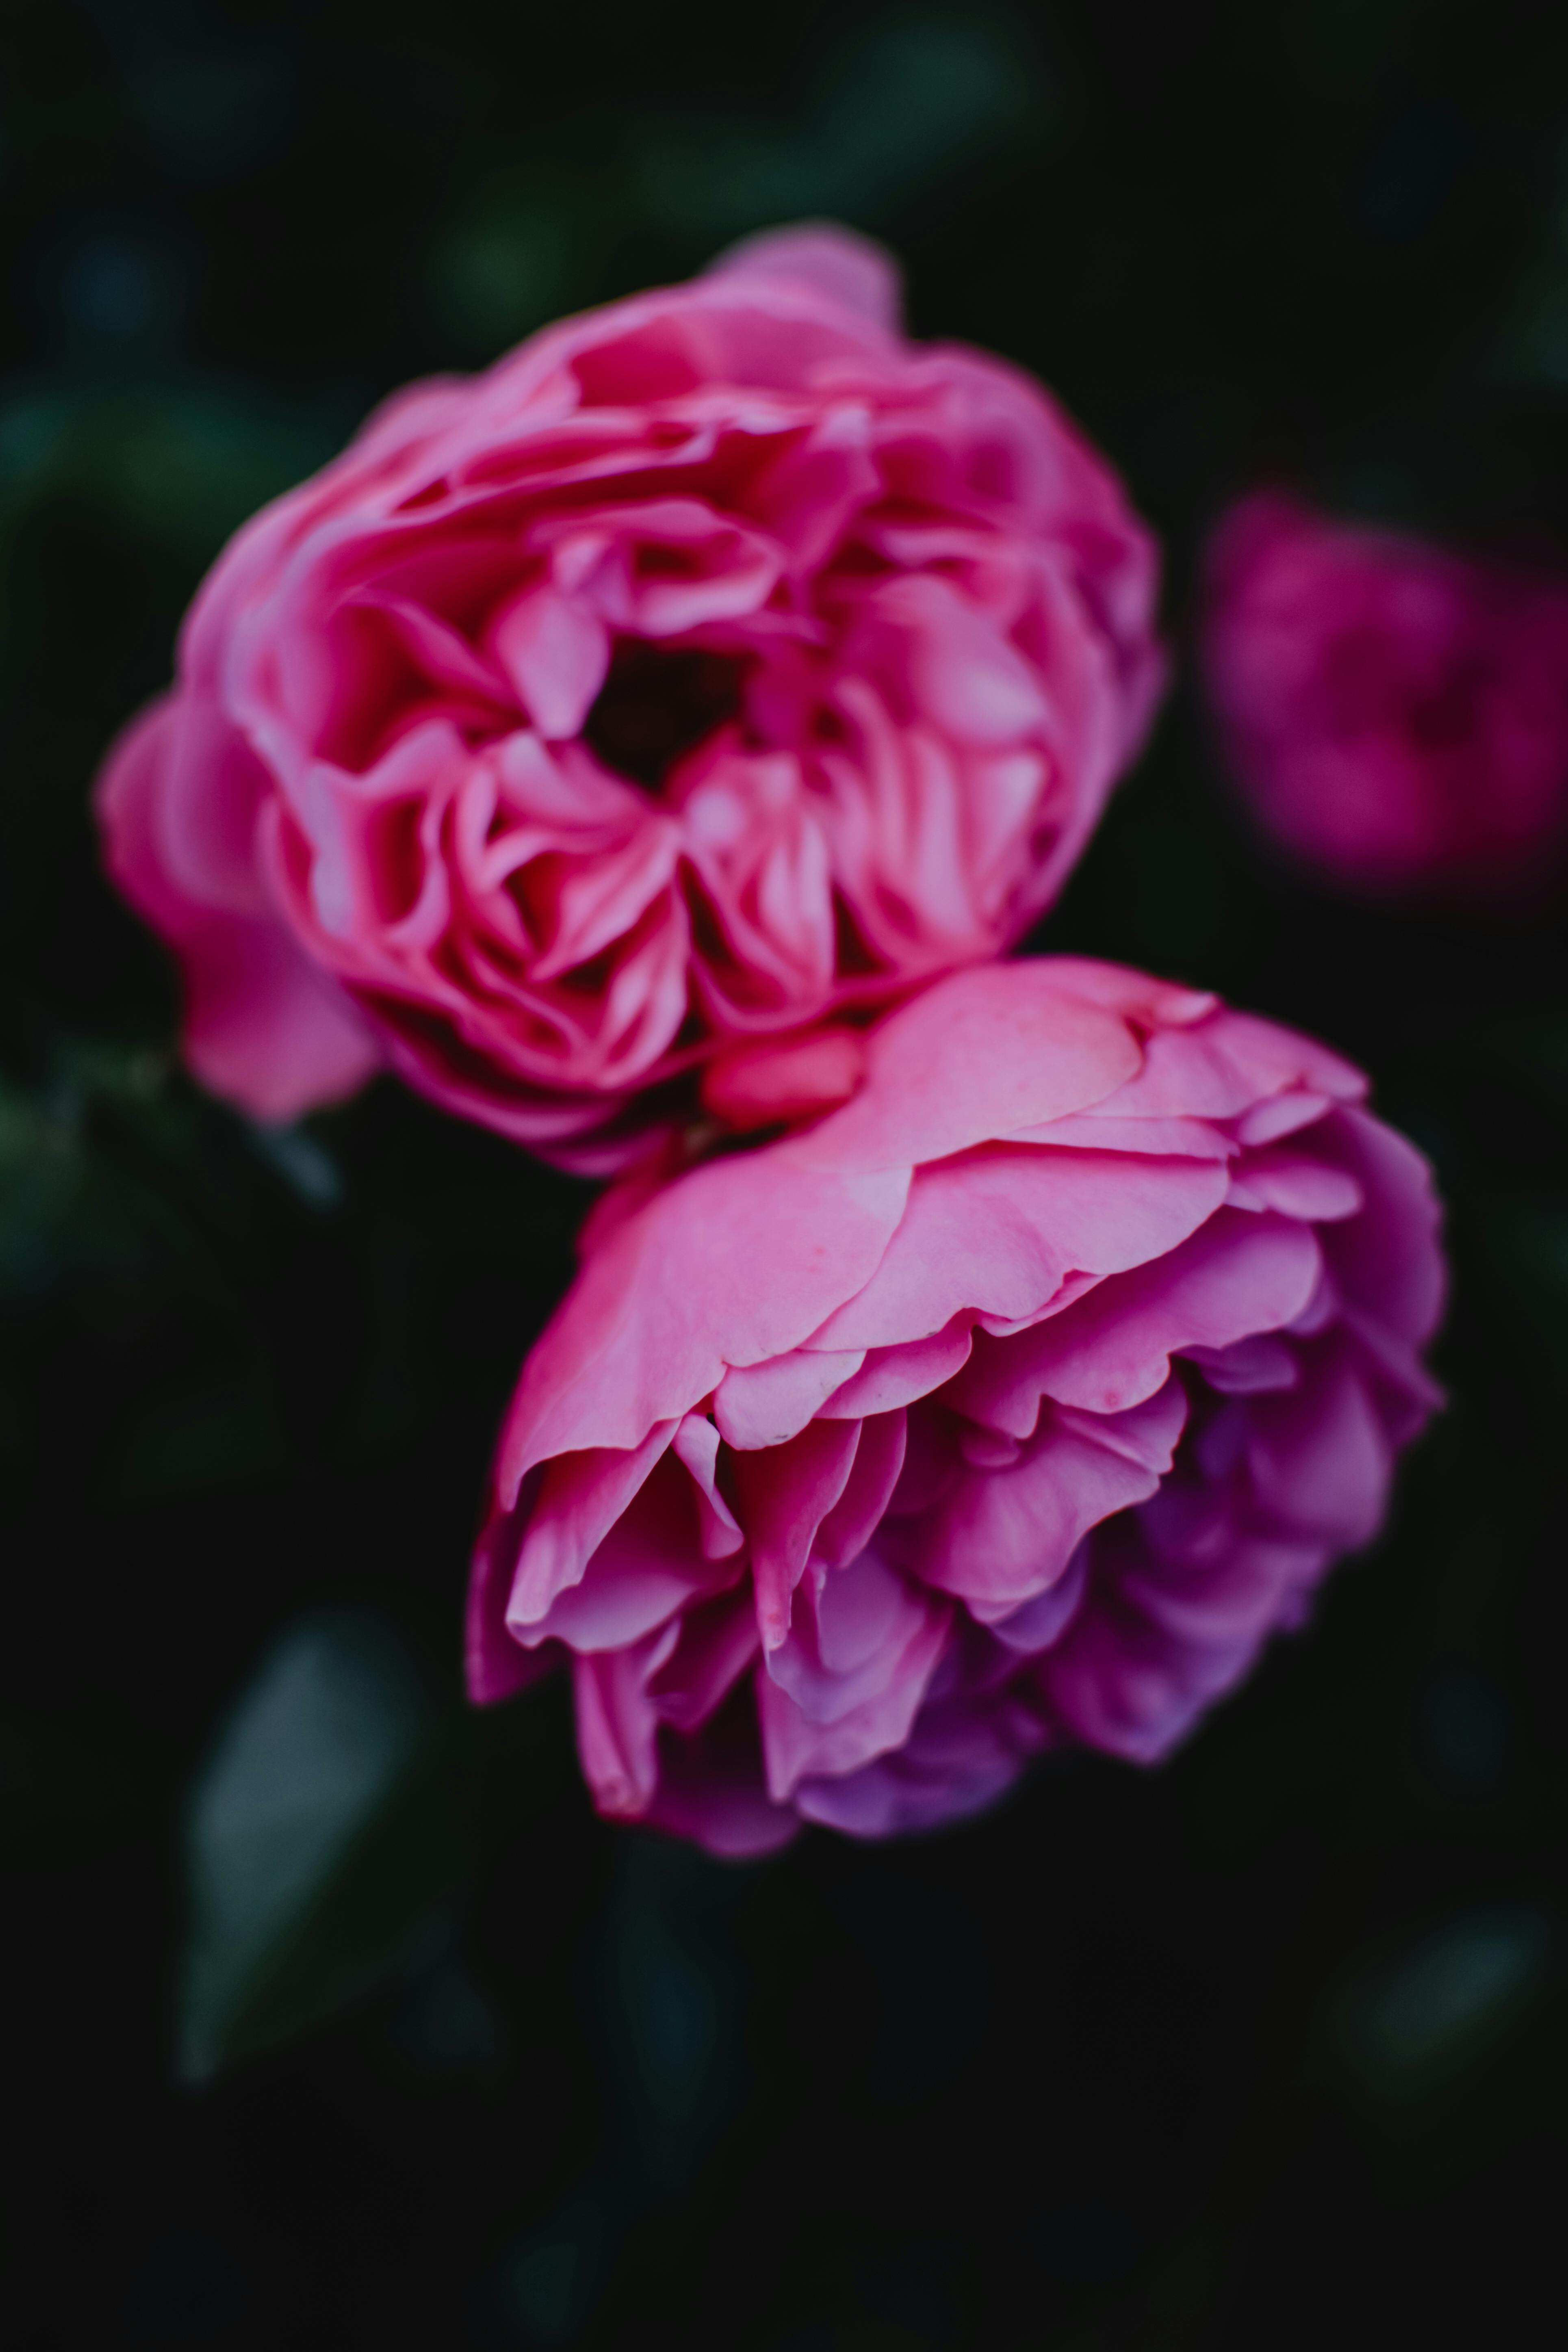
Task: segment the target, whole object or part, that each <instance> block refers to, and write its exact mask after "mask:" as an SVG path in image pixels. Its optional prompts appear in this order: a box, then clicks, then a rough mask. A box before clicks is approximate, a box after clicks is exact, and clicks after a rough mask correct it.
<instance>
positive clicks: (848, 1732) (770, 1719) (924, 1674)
mask: <svg viewBox="0 0 1568 2352" xmlns="http://www.w3.org/2000/svg"><path fill="white" fill-rule="evenodd" d="M854 1572H855V1571H854V1570H839V1571H837V1574H838V1575H841V1576H851V1575H853V1574H854ZM831 1580H832V1577H831V1574H830V1581H831ZM948 1623H949V1612H947V1611H946V1610H944V1609H942V1608H941V1607H940V1606H934V1605H933V1606H928V1607H926V1608H924V1609H917V1610H912V1611H909V1612H907V1613H906V1612H903V1611H901V1610H900V1613H899V1615H898V1618H897V1621H896V1624H895V1625H894V1626H891V1627H889V1633H890V1635H891V1640H892V1644H893V1646H892V1653H891V1654H890V1655H888V1656H882V1657H879V1658H878V1660H877V1661H876V1676H875V1680H876V1687H875V1688H874V1689H873V1690H872V1692H871V1693H870V1694H869V1695H868V1696H866V1697H864V1698H860V1699H858V1700H857V1701H856V1703H854V1704H852V1705H850V1706H847V1707H846V1709H845V1711H844V1712H843V1713H842V1714H835V1715H834V1716H832V1717H830V1718H826V1719H816V1718H814V1717H813V1716H811V1715H808V1714H807V1713H806V1712H805V1710H804V1708H803V1707H802V1706H799V1705H798V1704H797V1703H796V1701H795V1699H794V1698H792V1697H791V1696H788V1694H787V1693H786V1692H785V1691H784V1689H783V1688H781V1686H780V1685H779V1684H778V1683H777V1682H776V1681H775V1680H774V1679H773V1675H772V1674H771V1673H770V1671H769V1669H768V1667H767V1666H766V1665H761V1666H759V1667H758V1668H757V1670H756V1676H755V1689H756V1695H757V1717H758V1721H759V1723H760V1725H761V1727H762V1735H763V1761H764V1764H765V1766H766V1770H767V1782H768V1793H769V1795H770V1796H772V1797H773V1799H774V1800H775V1801H779V1800H782V1799H784V1798H785V1797H787V1796H789V1795H790V1794H791V1792H792V1791H793V1790H794V1789H795V1786H796V1784H797V1782H798V1781H799V1780H802V1779H803V1778H804V1777H805V1775H806V1774H807V1773H811V1774H822V1773H826V1774H829V1775H834V1776H837V1774H839V1773H842V1772H853V1771H855V1770H856V1769H858V1767H859V1766H860V1765H862V1764H866V1763H868V1762H869V1761H870V1760H871V1759H872V1758H873V1757H875V1756H881V1755H885V1754H886V1753H887V1752H888V1750H889V1748H898V1747H899V1746H900V1744H901V1743H902V1742H903V1740H904V1739H906V1738H908V1736H909V1730H910V1725H911V1723H912V1722H913V1721H914V1718H915V1716H916V1714H917V1712H918V1711H919V1708H920V1704H921V1699H922V1698H923V1697H924V1696H925V1693H926V1687H927V1685H928V1684H929V1683H930V1681H931V1675H932V1674H933V1673H934V1671H935V1668H936V1664H937V1661H938V1659H939V1658H940V1657H941V1655H942V1645H943V1643H944V1642H945V1641H946V1639H947V1629H948ZM816 1687H817V1689H818V1690H819V1691H820V1687H821V1685H820V1681H818V1682H817V1684H816Z"/></svg>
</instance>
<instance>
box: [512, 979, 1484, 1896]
mask: <svg viewBox="0 0 1568 2352" xmlns="http://www.w3.org/2000/svg"><path fill="white" fill-rule="evenodd" d="M864 1048H865V1076H864V1081H863V1083H862V1085H861V1087H860V1090H859V1092H858V1094H857V1095H856V1097H854V1099H853V1100H851V1101H850V1102H849V1103H847V1105H846V1106H845V1107H844V1108H840V1109H838V1110H837V1111H835V1112H834V1113H833V1114H832V1115H831V1116H829V1117H827V1118H825V1119H824V1120H822V1121H821V1122H820V1123H819V1124H818V1125H817V1126H816V1127H815V1128H814V1129H806V1130H803V1131H800V1132H797V1133H795V1135H793V1136H790V1137H788V1138H786V1139H784V1140H783V1141H780V1142H776V1143H773V1144H772V1145H769V1146H765V1147H763V1148H762V1149H760V1150H754V1151H752V1152H751V1153H748V1154H744V1155H739V1156H734V1157H731V1158H726V1159H721V1160H715V1161H712V1162H710V1164H708V1165H707V1166H705V1167H702V1168H700V1169H698V1170H696V1171H693V1172H690V1173H688V1174H687V1175H685V1176H683V1177H681V1178H679V1180H678V1181H675V1182H674V1183H672V1184H670V1185H669V1186H668V1188H667V1189H665V1190H663V1191H661V1192H654V1193H653V1194H652V1196H651V1197H649V1196H648V1195H647V1193H646V1192H644V1193H643V1194H642V1195H641V1196H640V1197H639V1196H638V1193H637V1190H636V1189H635V1185H634V1186H632V1187H630V1188H629V1189H628V1194H627V1197H626V1200H625V1201H624V1202H623V1203H622V1205H621V1213H616V1200H617V1196H616V1193H614V1192H612V1193H610V1194H608V1195H606V1196H605V1203H604V1206H603V1209H602V1211H601V1213H600V1214H599V1215H598V1217H597V1218H596V1220H595V1227H594V1229H593V1230H592V1231H591V1233H590V1234H589V1237H588V1255H587V1257H586V1262H585V1265H584V1269H583V1271H582V1273H581V1275H580V1276H579V1277H578V1280H577V1283H576V1285H575V1287H574V1289H573V1291H572V1292H571V1293H570V1295H569V1296H568V1297H567V1299H566V1301H565V1303H564V1305H563V1307H562V1308H561V1309H560V1311H559V1313H558V1314H557V1316H556V1318H555V1319H554V1321H553V1322H552V1324H551V1326H550V1328H548V1329H547V1331H546V1332H545V1334H544V1336H543V1338H542V1339H541V1340H540V1342H539V1344H538V1346H537V1347H536V1348H535V1349H534V1350H533V1352H532V1354H531V1357H530V1358H529V1360H528V1361H527V1363H526V1364H525V1366H524V1368H523V1372H522V1378H521V1384H520V1386H519V1388H518V1391H517V1395H516V1397H515V1399H514V1402H513V1404H512V1407H511V1412H510V1418H509V1420H508V1423H507V1425H506V1429H505V1432H504V1434H503V1437H502V1441H501V1444H500V1452H499V1455H498V1459H497V1464H496V1469H495V1477H494V1489H493V1496H492V1503H491V1510H490V1516H489V1523H488V1525H487V1527H486V1529H485V1532H484V1535H483V1537H482V1538H481V1542H480V1546H479V1554H478V1558H477V1560H476V1565H475V1573H474V1580H473V1585H472V1590H471V1594H470V1602H469V1642H468V1659H469V1685H470V1688H471V1690H472V1692H473V1694H474V1696H476V1697H477V1698H479V1699H481V1700H490V1699H499V1698H501V1697H504V1696H507V1695H508V1694H509V1693H510V1692H511V1691H513V1690H515V1689H518V1688H520V1687H521V1686H522V1685H524V1684H525V1683H527V1682H529V1681H531V1680H532V1679H533V1678H534V1677H535V1676H536V1675H539V1674H541V1673H542V1672H544V1671H547V1670H548V1668H549V1667H550V1666H551V1665H552V1664H556V1663H559V1662H561V1661H562V1660H563V1659H564V1658H566V1657H567V1656H568V1655H569V1656H570V1659H571V1664H572V1670H573V1674H574V1686H575V1694H576V1711H577V1735H578V1745H579V1750H580V1753H581V1756H582V1760H583V1767H584V1772H585V1773H586V1775H587V1778H588V1780H589V1783H590V1785H591V1787H592V1789H593V1791H594V1795H595V1801H596V1802H597V1804H598V1805H599V1808H600V1810H601V1811H604V1812H605V1813H608V1814H612V1815H615V1816H616V1817H619V1818H622V1819H625V1820H640V1821H647V1822H655V1823H657V1824H658V1825H660V1826H662V1827H664V1828H666V1829H668V1830H672V1831H675V1832H678V1833H680V1834H683V1835H687V1836H690V1837H693V1838H696V1839H699V1840H700V1841H701V1843H704V1844H705V1845H708V1846H710V1848H712V1849H713V1850H715V1851H716V1852H720V1853H751V1852H756V1851H761V1850H763V1849H765V1848H767V1847H769V1846H772V1845H774V1844H777V1843H782V1842H783V1841H784V1839H786V1838H788V1837H789V1836H790V1835H792V1834H793V1832H795V1829H796V1828H797V1827H798V1826H799V1824H800V1822H802V1821H803V1820H809V1821H815V1822H826V1823H829V1824H831V1825H832V1826H834V1827H836V1828H838V1829H842V1830H847V1831H849V1832H852V1833H854V1834H856V1835H858V1836H867V1837H876V1836H882V1835H885V1834H888V1833H889V1832H897V1831H900V1830H909V1829H917V1828H921V1827H923V1826H925V1825H927V1824H929V1823H932V1822H942V1821H945V1820H948V1819H950V1818H952V1817H953V1816H955V1815H959V1814H963V1813H965V1812H968V1811H972V1810H973V1809H974V1808H976V1807H978V1806H981V1805H984V1804H985V1803H986V1802H987V1801H990V1800H991V1799H992V1798H994V1797H995V1796H996V1795H997V1794H998V1792H999V1791H1000V1790H1003V1789H1005V1787H1006V1786H1007V1785H1008V1784H1009V1782H1011V1781H1012V1780H1014V1779H1015V1778H1016V1775H1017V1774H1018V1772H1019V1771H1020V1770H1021V1769H1023V1767H1024V1765H1025V1763H1026V1760H1027V1759H1029V1758H1030V1757H1032V1756H1035V1755H1037V1754H1038V1753H1039V1752H1040V1751H1041V1750H1043V1749H1046V1748H1055V1747H1060V1746H1063V1745H1068V1744H1073V1743H1080V1744H1085V1745H1088V1746H1090V1747H1094V1748H1105V1749H1109V1750H1110V1751H1111V1752H1112V1753H1114V1754H1116V1755H1119V1756H1123V1757H1128V1758H1131V1759H1135V1760H1137V1761H1140V1762H1149V1761H1152V1760H1153V1759H1156V1758H1159V1757H1161V1756H1163V1755H1164V1754H1165V1753H1166V1751H1167V1750H1168V1749H1169V1748H1172V1747H1173V1745H1174V1744H1175V1743H1176V1742H1177V1741H1178V1740H1179V1739H1181V1738H1182V1737H1183V1736H1184V1734H1185V1733H1186V1732H1187V1731H1188V1730H1189V1729H1190V1728H1191V1727H1192V1726H1193V1724H1194V1722H1195V1721H1196V1719H1197V1717H1199V1716H1200V1715H1201V1714H1202V1712H1203V1710H1204V1709H1205V1707H1206V1706H1208V1705H1209V1704H1210V1703H1211V1702H1212V1701H1213V1700H1214V1699H1215V1698H1216V1697H1217V1696H1219V1695H1220V1694H1221V1693H1222V1692H1224V1691H1226V1690H1227V1689H1229V1688H1230V1686H1231V1685H1233V1684H1235V1683H1236V1682H1237V1680H1238V1679H1239V1678H1240V1677H1241V1676H1242V1675H1245V1674H1246V1672H1247V1668H1248V1667H1249V1666H1250V1664H1252V1662H1253V1660H1254V1658H1255V1657H1256V1656H1257V1654H1258V1650H1259V1649H1260V1647H1261V1646H1262V1644H1263V1643H1264V1642H1265V1641H1266V1639H1267V1638H1268V1635H1269V1634H1270V1633H1272V1632H1273V1631H1274V1630H1275V1629H1276V1628H1278V1627H1280V1626H1294V1625H1297V1624H1299V1623H1300V1622H1301V1620H1302V1618H1303V1617H1304V1615H1305V1614H1306V1612H1307V1609H1308V1606H1309V1603H1310V1597H1311V1594H1312V1591H1313V1589H1314V1588H1315V1586H1316V1585H1317V1583H1318V1581H1319V1580H1320V1579H1321V1577H1322V1575H1323V1574H1324V1572H1325V1570H1327V1569H1328V1567H1329V1566H1330V1564H1331V1562H1332V1561H1333V1560H1334V1559H1336V1558H1337V1557H1338V1556H1339V1555H1340V1554H1342V1553H1343V1552H1345V1551H1349V1550H1353V1549H1355V1548H1356V1547H1357V1546H1358V1545H1362V1544H1364V1543H1366V1542H1367V1541H1368V1539H1369V1538H1371V1537H1372V1536H1373V1534H1374V1533H1375V1532H1376V1530H1377V1528H1378V1526H1379V1524H1380V1522H1381V1520H1382V1517H1383V1515H1384V1509H1385V1507H1386V1504H1387V1500H1388V1492H1389V1483H1390V1477H1391V1474H1392V1469H1393V1464H1394V1453H1395V1450H1396V1449H1397V1448H1398V1447H1399V1446H1400V1445H1402V1444H1405V1442H1406V1441H1407V1440H1408V1439H1409V1438H1411V1437H1412V1436H1413V1435H1414V1434H1415V1432H1416V1431H1417V1430H1418V1429H1419V1428H1420V1427H1421V1426H1422V1424H1423V1423H1424V1422H1425V1421H1426V1416H1427V1414H1428V1413H1429V1412H1431V1410H1432V1409H1433V1406H1434V1404H1435V1403H1436V1391H1435V1390H1434V1389H1433V1387H1432V1386H1431V1383H1430V1381H1429V1380H1428V1379H1427V1377H1426V1373H1425V1371H1424V1370H1423V1369H1422V1365H1421V1360H1420V1356H1421V1349H1422V1346H1423V1343H1424V1342H1425V1341H1426V1339H1427V1338H1428V1337H1429V1335H1430V1333H1431V1331H1432V1329H1433V1327H1434V1325H1435V1323H1436V1318H1437V1314H1438V1311H1439V1306H1440V1302H1441V1297H1442V1291H1443V1272H1442V1261H1441V1257H1440V1255H1439V1250H1438V1245H1437V1240H1436V1225H1437V1213H1436V1205H1435V1202H1434V1200H1433V1195H1432V1191H1431V1186H1430V1182H1429V1179H1428V1174H1427V1171H1426V1166H1425V1164H1424V1162H1423V1161H1422V1160H1421V1159H1420V1157H1419V1156H1418V1154H1417V1153H1416V1152H1415V1150H1412V1148H1411V1147H1410V1145H1409V1144H1408V1143H1406V1142H1405V1141H1404V1140H1403V1139H1401V1138H1400V1137H1399V1136H1397V1135H1395V1134H1394V1133H1393V1132H1392V1131H1391V1130H1390V1129H1388V1128H1386V1127H1384V1126H1383V1125H1381V1124H1380V1123H1379V1122H1378V1121H1377V1120H1376V1119H1374V1118H1372V1117H1371V1116H1370V1115H1369V1114H1368V1113H1367V1112H1366V1111H1365V1110H1364V1109H1363V1108H1362V1107H1361V1103H1362V1097H1363V1094H1364V1092H1365V1088H1364V1085H1363V1080H1362V1079H1361V1078H1360V1077H1359V1076H1357V1074H1356V1073H1355V1071H1353V1070H1352V1069H1351V1068H1349V1067H1348V1066H1346V1065H1345V1064H1344V1063H1343V1062H1342V1061H1340V1060H1339V1059H1338V1058H1337V1057H1336V1056H1335V1055H1332V1054H1331V1053H1329V1052H1327V1051H1326V1050H1325V1049H1324V1048H1323V1047H1321V1046H1320V1045H1312V1044H1310V1043H1309V1042H1308V1041H1307V1040H1305V1039H1302V1038H1300V1037H1297V1036H1293V1035H1291V1034H1289V1032H1287V1031H1285V1030H1282V1029H1278V1028H1275V1027H1273V1026H1272V1025H1270V1024H1268V1023H1266V1022H1263V1021H1258V1020H1255V1019H1252V1018H1250V1017H1248V1016H1247V1015H1245V1014H1242V1013H1231V1012H1228V1011H1226V1010H1225V1009H1224V1008H1223V1007H1221V1006H1220V1005H1218V1004H1216V1003H1215V1000H1214V999H1213V998H1212V997H1208V996H1202V995H1197V994H1194V993H1193V992H1190V991H1188V990H1185V989H1181V988H1175V987H1169V986H1165V985H1163V984H1162V983H1161V982H1158V981H1153V980H1149V979H1146V978H1144V977H1143V976H1142V974H1140V973H1137V972H1132V971H1121V970H1118V969H1117V968H1115V967H1113V966H1111V965H1108V964H1097V963H1087V962H1080V961H1074V960H1069V959H1052V960H1047V961H1026V962H1022V963H1014V964H1003V965H997V966H992V967H989V968H986V969H984V970H980V971H970V972H965V973H962V974H957V975H954V976H952V977H951V978H949V979H946V980H943V981H941V982H937V983H936V984H935V985H934V986H933V987H932V988H931V989H930V990H929V992H927V993H925V994H924V995H922V996H921V997H919V998H917V999H916V1000H915V1001H914V1002H913V1003H910V1004H909V1005H906V1006H905V1007H903V1008H901V1009H900V1010H899V1011H897V1012H895V1013H892V1014H890V1015H889V1017H888V1018H887V1019H886V1020H885V1022H884V1023H883V1024H881V1025H880V1026H879V1028H877V1029H874V1030H873V1031H872V1032H871V1033H870V1034H869V1035H868V1037H867V1038H866V1040H865V1041H864Z"/></svg>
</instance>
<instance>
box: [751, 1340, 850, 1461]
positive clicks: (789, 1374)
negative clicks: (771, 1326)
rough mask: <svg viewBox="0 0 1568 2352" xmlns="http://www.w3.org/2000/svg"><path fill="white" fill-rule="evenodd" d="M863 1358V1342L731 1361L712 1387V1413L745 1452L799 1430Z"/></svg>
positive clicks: (781, 1440)
mask: <svg viewBox="0 0 1568 2352" xmlns="http://www.w3.org/2000/svg"><path fill="white" fill-rule="evenodd" d="M865 1358H866V1351H865V1349H863V1348H857V1349H837V1350H836V1351H835V1350H822V1349H795V1351H794V1352H793V1353H791V1354H790V1355H787V1356H775V1357H774V1358H773V1360H772V1362H771V1363H766V1364H752V1365H744V1366H741V1367H739V1368H734V1367H732V1368H731V1370H729V1371H727V1372H726V1373H725V1375H724V1377H723V1379H722V1380H721V1381H720V1383H719V1385H718V1387H717V1388H716V1389H715V1390H714V1391H713V1417H714V1419H715V1421H716V1422H717V1423H718V1424H719V1432H720V1434H721V1437H722V1438H723V1440H724V1443H725V1444H726V1445H733V1446H736V1447H738V1448H740V1449H741V1450H742V1451H744V1452H748V1453H750V1452H752V1451H754V1450H755V1449H756V1448H757V1447H759V1446H763V1445H783V1444H784V1443H785V1442H786V1441H787V1440H788V1439H789V1438H792V1437H795V1436H798V1435H799V1433H800V1432H801V1431H802V1430H803V1429H804V1428H805V1424H806V1423H807V1422H808V1421H811V1420H812V1419H814V1418H815V1416H816V1412H817V1410H818V1408H819V1406H821V1405H822V1404H823V1403H824V1402H826V1399H827V1398H828V1397H830V1396H831V1395H832V1394H833V1392H834V1391H835V1389H837V1388H838V1387H840V1386H841V1385H842V1383H843V1382H844V1381H847V1379H848V1378H849V1377H850V1375H851V1374H852V1373H855V1372H858V1370H859V1369H860V1366H861V1365H862V1363H863V1362H864V1361H865Z"/></svg>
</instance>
